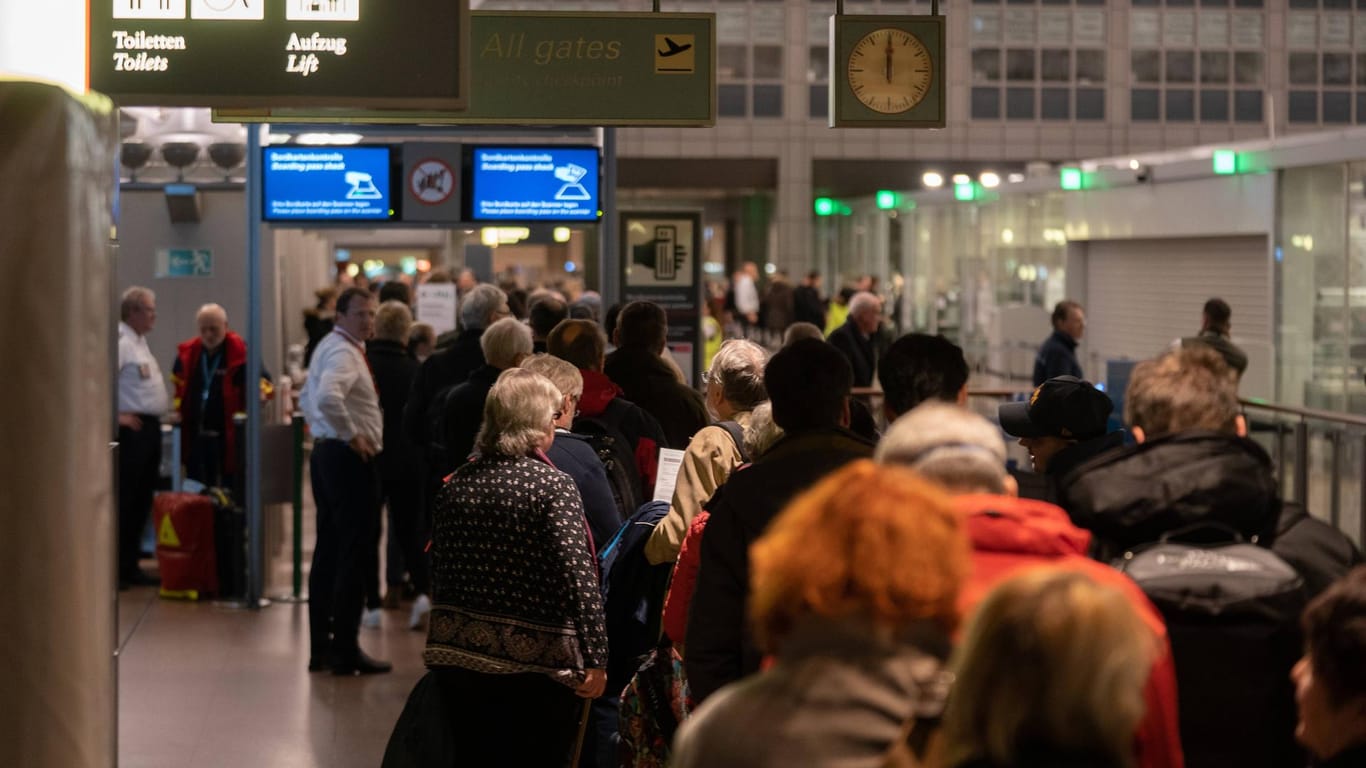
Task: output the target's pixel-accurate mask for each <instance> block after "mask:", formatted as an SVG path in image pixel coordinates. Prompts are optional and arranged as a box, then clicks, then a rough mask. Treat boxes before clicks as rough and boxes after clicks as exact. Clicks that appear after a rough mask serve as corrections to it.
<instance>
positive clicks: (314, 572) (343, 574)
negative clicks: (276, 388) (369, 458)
mask: <svg viewBox="0 0 1366 768" xmlns="http://www.w3.org/2000/svg"><path fill="white" fill-rule="evenodd" d="M308 466H309V471H310V472H311V473H312V477H313V501H314V503H315V504H316V505H317V508H318V525H317V528H318V540H317V543H316V544H315V546H314V548H313V565H312V568H311V569H310V570H309V574H308V631H309V641H310V644H311V647H312V650H313V654H314V656H320V655H325V654H326V653H327V652H328V651H329V650H330V651H331V652H332V653H333V654H334V655H336V656H337V657H340V658H344V657H346V656H348V655H351V654H354V653H355V652H356V651H357V650H358V648H359V645H358V644H357V637H356V635H357V633H358V632H359V631H360V614H361V609H362V607H363V604H364V602H365V573H364V570H363V569H364V568H365V566H366V564H367V563H369V562H371V558H372V557H373V554H372V555H367V554H366V552H367V550H368V551H369V552H371V553H373V552H374V551H375V547H376V546H377V545H376V542H375V532H376V530H377V527H378V526H377V521H378V519H379V492H378V482H377V478H376V475H375V467H374V465H373V464H370V463H368V462H366V461H364V460H363V459H361V457H360V455H359V454H357V453H356V452H355V451H353V450H351V448H350V446H348V445H347V444H346V443H343V442H341V441H340V440H319V441H317V442H316V443H314V445H313V456H312V458H311V459H310V460H309V465H308Z"/></svg>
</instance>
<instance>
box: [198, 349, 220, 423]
mask: <svg viewBox="0 0 1366 768" xmlns="http://www.w3.org/2000/svg"><path fill="white" fill-rule="evenodd" d="M209 357H210V355H209V353H208V352H207V351H205V352H201V353H200V354H199V370H200V371H201V372H202V373H203V374H204V381H203V387H202V388H201V389H200V390H199V405H200V410H201V413H202V411H203V407H204V406H205V405H207V404H208V402H209V388H210V387H212V386H213V375H214V374H215V373H217V372H218V366H219V365H221V364H222V363H223V350H222V348H221V347H220V348H219V349H217V350H215V351H214V353H213V367H212V368H210V367H209Z"/></svg>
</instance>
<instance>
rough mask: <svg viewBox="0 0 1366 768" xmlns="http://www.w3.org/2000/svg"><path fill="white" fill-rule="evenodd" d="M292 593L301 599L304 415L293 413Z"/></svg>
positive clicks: (302, 583) (298, 600)
mask: <svg viewBox="0 0 1366 768" xmlns="http://www.w3.org/2000/svg"><path fill="white" fill-rule="evenodd" d="M290 421H291V423H292V424H293V426H294V531H293V533H294V593H293V595H292V597H293V599H294V600H295V601H296V602H302V601H303V587H304V417H303V416H301V415H299V414H297V413H296V414H294V417H293V418H292V419H291V420H290Z"/></svg>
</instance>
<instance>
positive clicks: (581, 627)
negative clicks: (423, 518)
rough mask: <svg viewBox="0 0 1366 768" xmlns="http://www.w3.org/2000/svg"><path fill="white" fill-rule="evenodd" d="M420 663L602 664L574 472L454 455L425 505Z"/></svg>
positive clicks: (563, 669) (504, 670)
mask: <svg viewBox="0 0 1366 768" xmlns="http://www.w3.org/2000/svg"><path fill="white" fill-rule="evenodd" d="M433 532H434V535H433V539H432V544H433V546H432V570H433V575H434V581H433V590H432V615H431V623H430V625H429V628H428V632H427V648H426V651H425V652H424V658H425V660H426V662H427V666H428V667H452V666H453V667H461V668H464V669H470V670H474V671H476V672H485V673H490V674H513V673H520V672H532V673H541V674H546V675H549V676H551V677H552V678H554V679H555V680H557V681H558V682H561V683H564V684H565V685H568V686H571V687H574V686H577V685H578V684H579V682H580V681H582V679H583V676H584V675H583V671H584V670H585V669H604V668H606V666H607V632H606V630H605V628H604V623H603V613H602V600H601V598H600V596H599V594H600V593H599V589H598V576H597V569H596V566H595V564H594V562H593V556H592V554H591V553H590V551H589V549H588V530H587V527H586V524H585V522H584V517H583V507H582V504H581V503H580V501H579V492H578V490H577V489H576V488H575V487H574V481H573V480H571V479H570V478H569V476H568V475H566V474H564V473H563V472H560V471H559V470H557V469H555V468H553V467H551V466H549V465H547V464H545V463H543V462H541V461H538V460H537V459H534V458H530V457H509V456H483V457H480V458H478V459H476V460H474V461H472V462H469V463H468V464H464V465H462V466H461V467H460V468H459V469H458V470H457V471H456V473H455V474H454V475H453V476H452V477H451V479H450V481H449V482H447V483H446V485H445V486H444V487H443V488H442V489H441V492H440V494H439V495H438V496H437V499H436V506H435V508H434V510H433Z"/></svg>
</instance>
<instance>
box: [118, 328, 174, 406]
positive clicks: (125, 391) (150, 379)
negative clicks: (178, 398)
mask: <svg viewBox="0 0 1366 768" xmlns="http://www.w3.org/2000/svg"><path fill="white" fill-rule="evenodd" d="M170 406H171V398H170V396H169V395H168V394H167V391H166V379H165V378H164V377H163V376H162V375H161V366H159V365H157V359H156V358H155V357H152V350H151V349H149V348H148V347H147V338H146V337H145V336H139V335H138V332H137V331H135V330H133V328H132V327H131V326H130V325H128V324H127V323H119V413H141V414H144V415H147V416H158V417H159V416H162V415H164V414H165V413H166V411H167V409H169V408H170Z"/></svg>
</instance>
